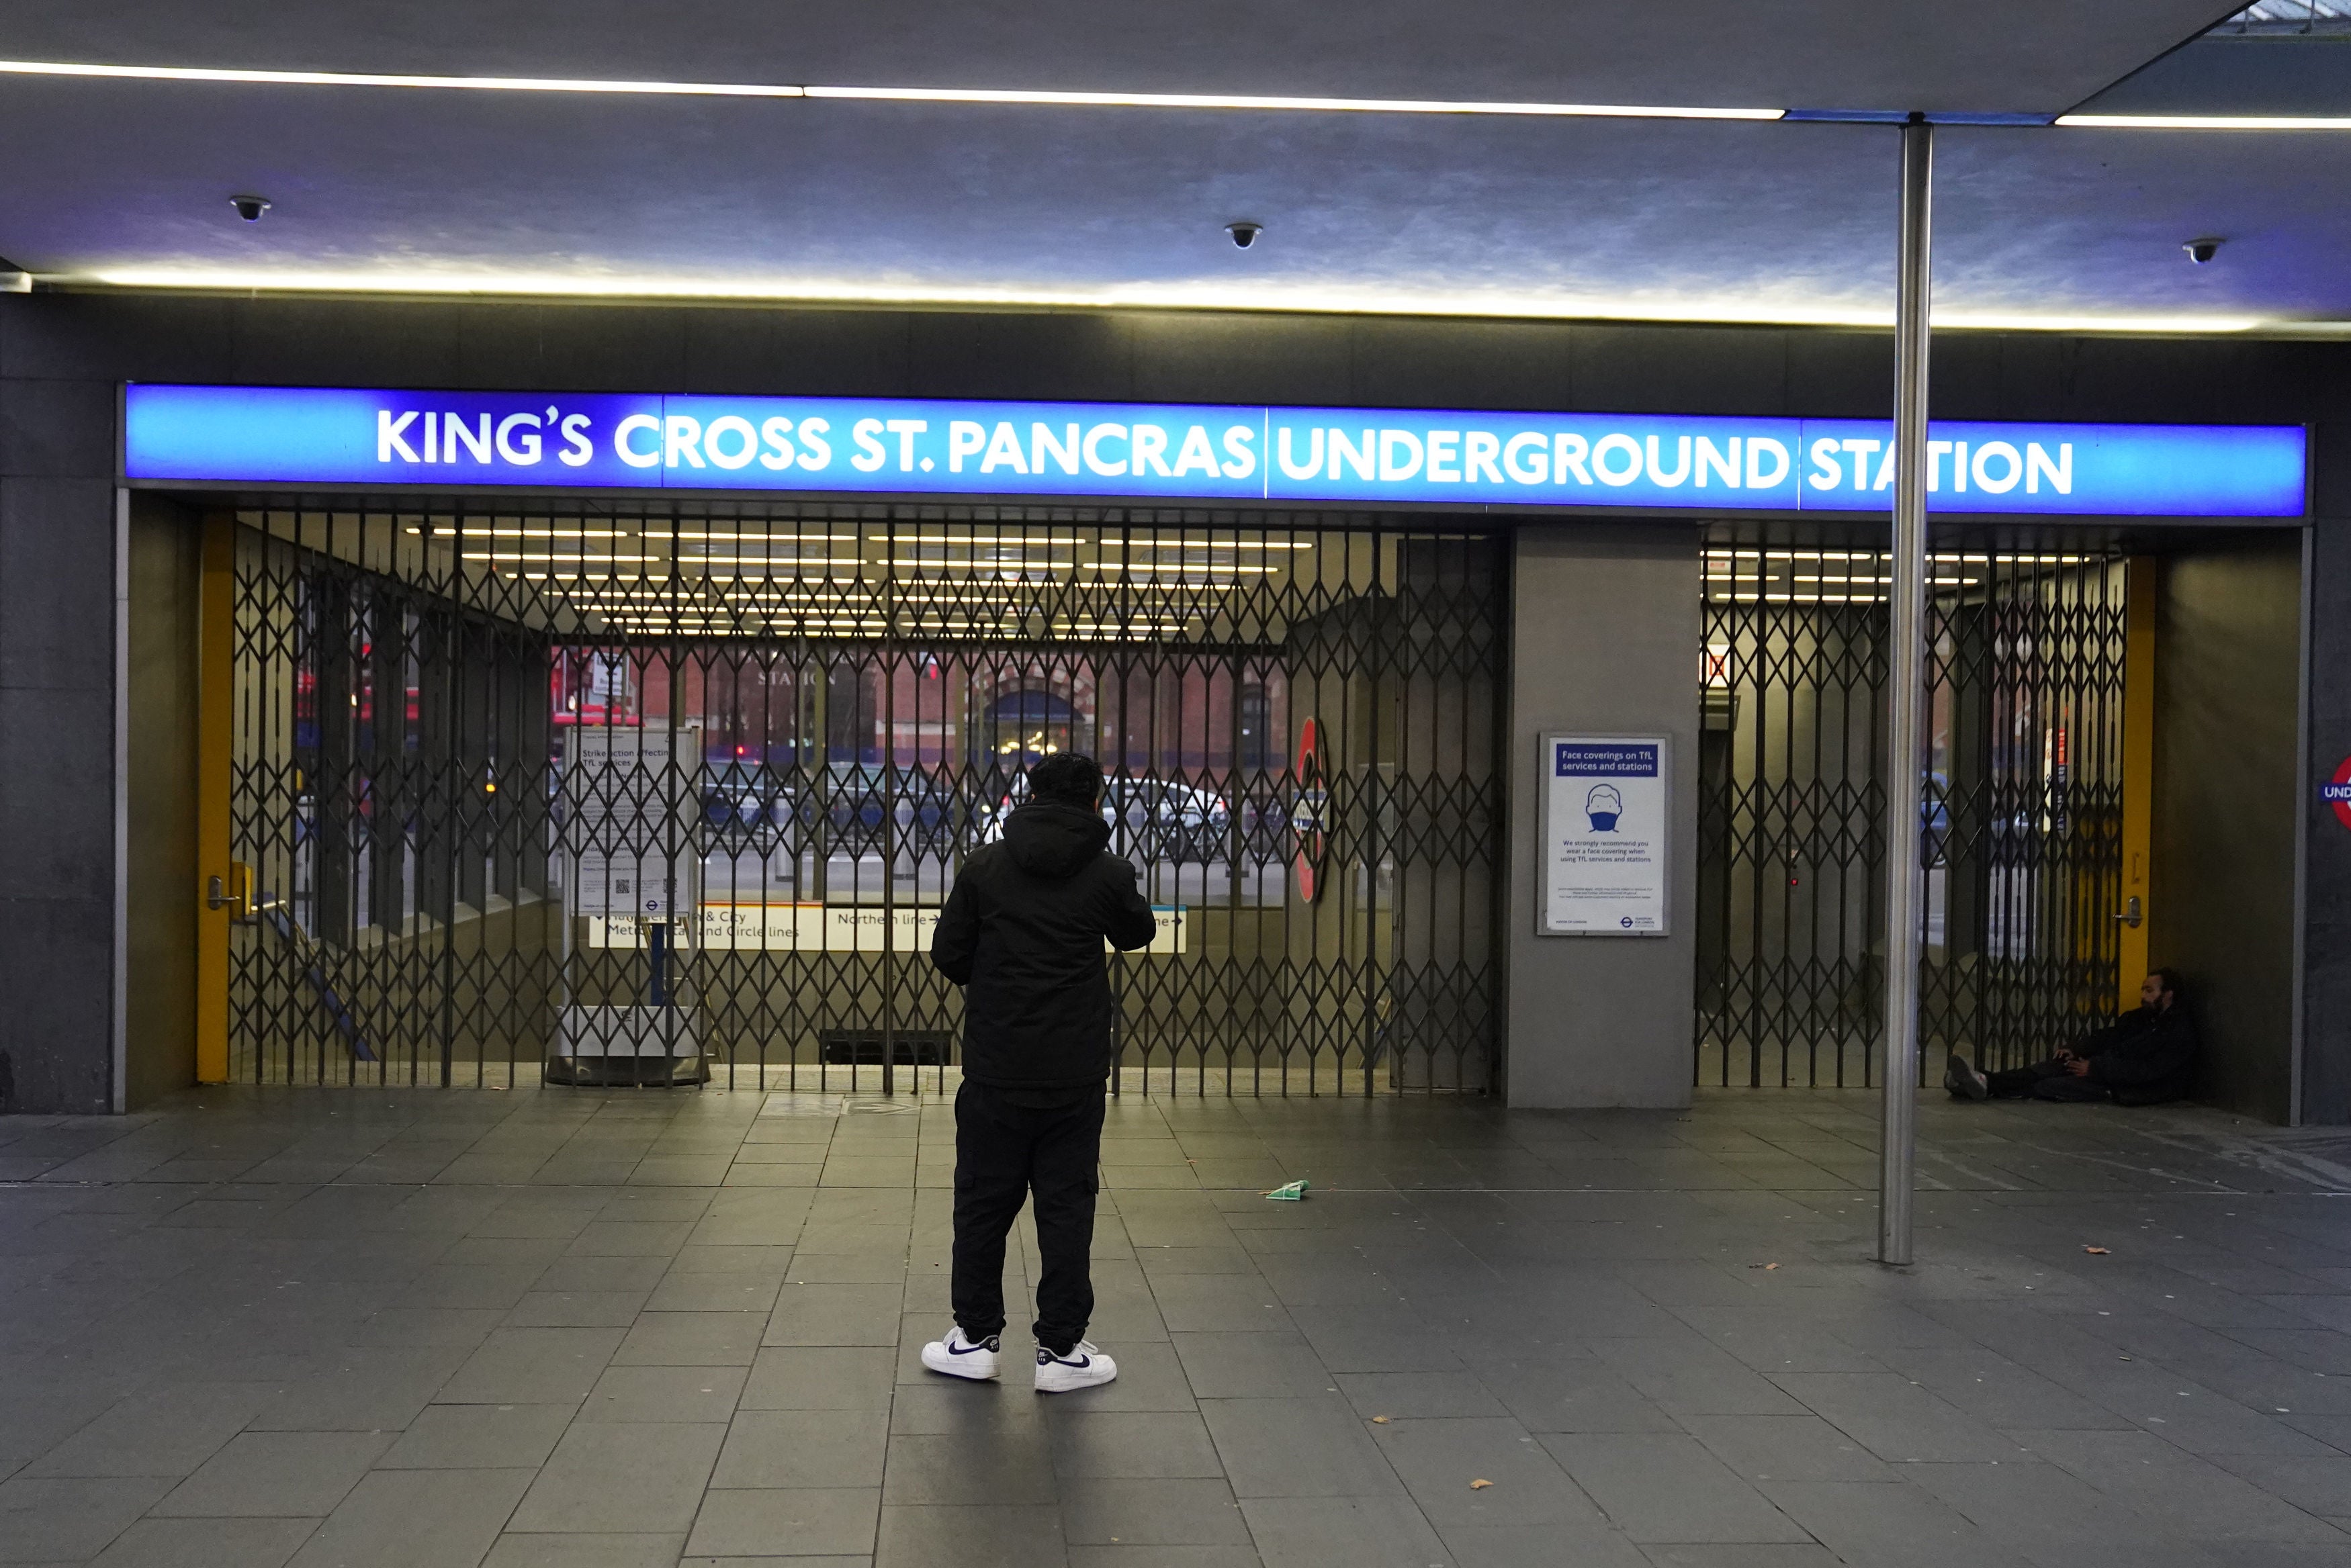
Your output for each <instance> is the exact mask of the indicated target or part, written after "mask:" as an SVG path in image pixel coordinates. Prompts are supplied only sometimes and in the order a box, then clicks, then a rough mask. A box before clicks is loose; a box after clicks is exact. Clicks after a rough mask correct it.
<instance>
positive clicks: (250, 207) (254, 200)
mask: <svg viewBox="0 0 2351 1568" xmlns="http://www.w3.org/2000/svg"><path fill="white" fill-rule="evenodd" d="M228 204H229V205H230V206H232V207H235V209H236V215H237V216H238V217H240V218H243V219H244V220H245V221H246V223H259V222H261V214H262V213H266V212H267V211H269V198H268V197H266V196H231V197H230V198H229V199H228Z"/></svg>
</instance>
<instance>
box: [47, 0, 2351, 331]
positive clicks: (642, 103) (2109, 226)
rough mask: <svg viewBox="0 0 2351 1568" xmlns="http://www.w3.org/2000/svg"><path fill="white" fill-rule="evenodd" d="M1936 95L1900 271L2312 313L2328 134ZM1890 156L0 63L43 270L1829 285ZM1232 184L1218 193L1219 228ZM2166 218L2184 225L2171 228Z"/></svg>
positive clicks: (1791, 26) (554, 65) (865, 50)
mask: <svg viewBox="0 0 2351 1568" xmlns="http://www.w3.org/2000/svg"><path fill="white" fill-rule="evenodd" d="M2217 10H2218V7H2216V6H2215V5H2212V4H2211V3H2210V0H2136V3H2135V4H2134V5H2130V6H2126V7H2116V6H2114V5H2110V4H2103V3H2102V4H2087V3H2080V0H2030V3H2028V0H1986V3H1983V4H1978V5H1970V6H1964V7H1959V6H1951V5H1944V4H1937V3H1933V0H1900V3H1898V4H1897V3H1895V0H1879V3H1877V4H1876V5H1855V4H1851V3H1847V4H1843V5H1828V4H1824V3H1819V0H1743V3H1740V0H1694V3H1685V4H1679V5H1674V6H1670V7H1668V6H1653V7H1650V8H1648V13H1647V14H1646V15H1645V14H1643V12H1642V11H1641V10H1640V9H1639V8H1636V7H1630V6H1627V5H1624V4H1622V3H1621V0H1620V3H1618V4H1614V5H1596V4H1591V3H1588V0H1564V3H1562V0H1550V3H1542V0H1456V3H1455V4H1452V5H1446V6H1441V7H1440V6H1435V5H1427V4H1426V3H1423V4H1415V5H1406V4H1403V3H1401V0H1358V3H1356V4H1353V5H1344V6H1342V5H1331V4H1328V3H1327V0H1326V3H1317V4H1311V5H1310V4H1305V3H1303V0H1291V3H1290V4H1286V5H1282V4H1270V3H1265V0H1260V3H1259V4H1255V5H1243V4H1198V5H1179V4H1171V3H1166V0H1162V3H1160V4H1155V5H1138V4H1134V3H1133V0H1090V3H1087V4H1082V5H1081V4H1077V3H1076V0H1042V3H1038V0H1031V3H1027V4H1006V3H998V4H971V3H967V4H962V5H945V4H939V3H938V0H865V3H863V4H861V5H856V6H835V7H827V8H821V9H820V8H818V7H813V6H808V5H750V4H745V3H742V0H731V3H725V4H722V3H720V0H683V3H678V4H670V5H663V6H659V7H650V8H649V7H646V6H643V5H630V6H626V7H623V6H622V5H620V4H618V3H617V0H578V3H575V4H570V5H561V6H557V5H544V4H541V5H524V4H518V3H515V0H503V3H501V0H473V3H470V4H458V3H456V0H422V3H413V4H405V5H401V6H397V7H385V6H381V5H376V6H369V7H364V8H362V7H360V6H356V5H340V4H333V3H329V0H311V3H309V4H299V3H297V0H252V3H248V4H244V5H236V6H235V7H234V8H233V10H232V9H231V8H230V7H227V6H225V5H213V6H190V5H184V4H171V3H164V0H137V3H133V0H114V3H112V4H105V3H91V0H79V3H77V4H70V5H68V4H63V3H60V0H12V3H11V4H9V5H6V6H5V7H4V8H0V57H8V58H15V59H35V60H69V61H98V62H104V63H110V64H148V65H177V66H185V65H195V66H216V67H254V68H275V69H328V70H365V71H401V72H434V73H449V74H518V75H534V76H584V77H619V78H672V79H699V80H720V81H761V82H780V83H808V82H819V83H833V84H841V85H899V86H945V87H982V88H1081V89H1095V90H1115V91H1148V92H1167V91H1187V92H1218V93H1250V94H1301V93H1307V94H1337V95H1346V96H1357V97H1384V96H1401V97H1414V98H1449V99H1549V100H1564V101H1590V100H1602V101H1611V102H1655V103H1673V104H1689V105H1701V106H1736V107H1763V108H1785V107H1794V108H1841V109H1843V108H1869V109H1910V108H1924V109H1930V110H1938V111H1978V112H2010V113H2027V112H2029V113H2042V114H2051V113H2055V112H2058V111H2061V110H2064V109H2068V108H2071V107H2073V106H2074V105H2075V104H2077V103H2080V102H2081V101H2083V100H2084V99H2090V98H2092V97H2093V96H2094V95H2096V94H2097V93H2099V92H2100V91H2101V90H2102V89H2105V88H2108V87H2109V86H2110V85H2111V84H2113V83H2115V82H2116V81H2118V80H2120V79H2121V78H2126V77H2129V76H2130V75H2131V74H2132V73H2133V71H2134V70H2135V69H2136V68H2137V67H2139V66H2141V65H2142V64H2143V63H2145V62H2147V60H2149V59H2151V58H2154V57H2157V56H2159V55H2162V54H2164V52H2165V51H2167V50H2168V49H2170V48H2171V47H2172V46H2174V45H2176V44H2178V43H2179V41H2180V40H2181V39H2182V38H2184V37H2187V36H2191V35H2193V34H2194V33H2195V32H2197V31H2198V30H2199V28H2200V27H2202V26H2205V25H2207V24H2209V23H2210V22H2211V21H2213V20H2215V19H2216V16H2215V13H2216V11H2217ZM223 13H227V14H226V15H223ZM2183 53H2186V51H2183ZM2173 58H2175V59H2176V58H2178V57H2177V56H2175V57H2173ZM2175 96H2176V95H2175ZM2345 107H2346V110H2351V105H2346V106H2345ZM1940 140H1941V153H1940V158H1941V162H1940V168H1939V174H1938V180H1939V185H1938V197H1939V203H1940V204H1939V210H1938V258H1937V266H1938V272H1937V288H1938V303H1939V305H1940V306H1941V307H1942V309H1943V310H1944V311H1946V312H1951V313H1961V314H1973V315H1979V316H1999V317H2016V316H2030V317H2051V318H2056V317H2167V318H2179V319H2181V320H2183V321H2189V320H2190V319H2191V318H2192V319H2193V320H2210V319H2211V318H2226V319H2233V320H2254V319H2258V320H2262V321H2309V320H2338V319H2339V320H2351V269H2346V268H2345V267H2344V266H2343V265H2341V263H2340V260H2339V258H2340V257H2341V256H2343V255H2344V254H2351V202H2346V200H2345V196H2346V175H2345V172H2344V171H2345V170H2346V168H2351V159H2346V156H2345V153H2346V151H2351V138H2345V137H2342V136H2338V135H2334V134H2329V133H2323V132H2322V133H2306V134H2300V135H2262V136H2258V137H2254V136H2247V135H2241V134H2240V135H2222V134H2210V133H2200V132H2162V133H2155V132H2123V131H2101V130H2064V129H2047V128H2043V129H2031V130H2018V129H1990V128H1983V129H1978V128H1947V129H1946V130H1943V131H1942V132H1941V137H1940ZM1894 168H1895V165H1894V134H1893V132H1892V131H1891V130H1886V129H1884V128H1881V127H1871V126H1855V125H1822V124H1794V123H1776V124H1775V123H1733V122H1713V121H1672V120H1667V121H1659V120H1623V119H1600V120H1594V119H1481V118H1464V117H1425V116H1387V115H1352V114H1351V115H1327V114H1301V113H1286V112H1253V111H1237V110H1214V111H1208V110H1188V111H1172V110H1165V109H1128V108H1120V109H1071V108H1051V109H1039V108H1009V107H1002V106H991V105H936V104H908V103H871V102H844V101H838V100H796V99H708V98H678V97H630V98H612V97H590V96H570V95H549V94H500V93H480V92H452V91H438V90H405V89H396V88H353V87H311V86H282V85H260V84H249V83H246V84H190V83H175V82H156V81H123V80H89V79H78V78H77V79H64V78H27V77H0V188H5V189H6V190H7V191H8V192H10V201H9V202H8V203H7V205H6V207H5V210H0V254H5V255H6V256H8V257H9V258H10V259H11V260H12V261H13V262H15V263H16V265H19V266H23V267H26V268H29V269H31V270H32V271H34V272H35V273H36V274H38V275H48V276H55V277H59V278H87V277H89V276H91V275H120V274H126V273H130V274H139V275H155V274H157V273H159V272H171V273H176V274H177V275H181V276H183V277H193V276H215V277H219V278H224V279H231V278H233V279H235V280H237V281H243V282H266V281H268V280H271V279H279V280H284V281H288V282H299V281H308V282H312V283H319V284H324V285H328V286H333V285H335V284H336V283H337V281H338V280H340V282H341V283H342V284H345V285H349V286H365V285H366V284H367V283H368V282H369V281H370V280H374V281H377V282H383V283H393V284H406V285H410V286H415V285H418V284H420V283H421V281H422V280H423V279H425V278H427V277H428V276H433V275H438V276H441V277H444V278H452V279H457V280H468V281H471V282H473V283H475V285H477V286H499V285H498V280H500V279H506V280H508V281H510V282H512V281H515V280H521V282H523V283H525V284H527V285H528V286H532V287H548V288H557V287H564V286H572V285H577V286H588V287H596V286H611V287H615V288H621V289H629V288H635V287H643V288H644V289H646V290H648V291H653V292H664V291H692V290H694V289H697V288H706V289H713V290H719V291H726V290H735V289H739V290H745V291H748V292H754V293H763V294H778V295H791V294H795V293H799V294H806V295H808V296H810V297H828V296H832V297H837V296H860V295H870V296H881V297H886V296H893V295H901V296H914V297H956V296H1001V297H1006V298H1012V299H1027V298H1036V299H1050V298H1070V299H1113V300H1114V299H1121V298H1125V299H1133V300H1136V301H1139V302H1163V303H1165V302H1173V303H1187V302H1191V303H1203V304H1219V303H1220V304H1240V305H1248V304H1258V305H1266V306H1285V305H1288V306H1304V307H1336V308H1345V307H1350V306H1362V307H1369V308H1382V309H1412V308H1418V309H1427V310H1432V311H1437V312H1447V311H1457V310H1458V311H1468V312H1478V313H1500V314H1516V313H1528V314H1550V315H1579V314H1591V315H1603V316H1626V315H1631V316H1643V315H1650V316H1657V317H1701V318H1720V319H1746V318H1764V319H1799V320H1801V319H1814V318H1837V317H1853V316H1856V315H1868V314H1876V313H1880V312H1883V311H1884V310H1885V309H1886V300H1887V296H1888V290H1889V288H1890V286H1891V278H1892V266H1891V262H1892V254H1891V253H1892V248H1893V215H1894V213H1893V185H1894ZM246 191H251V192H257V193H260V194H263V195H266V196H267V197H268V198H269V199H270V200H271V202H273V203H274V204H275V205H274V207H273V209H272V211H271V212H270V213H269V214H268V215H267V216H266V218H265V219H264V220H263V221H262V222H261V223H254V224H247V223H242V222H240V221H239V220H238V219H237V218H236V217H235V214H234V213H232V212H231V210H230V208H229V206H228V197H229V196H230V195H231V194H233V193H236V192H246ZM1236 219H1250V220H1254V221H1257V222H1259V223H1264V224H1265V225H1266V234H1265V237H1264V239H1263V240H1261V241H1260V242H1259V244H1257V245H1256V246H1254V247H1252V248H1251V249H1249V250H1247V251H1240V250H1236V249H1235V248H1234V247H1233V246H1232V245H1231V244H1229V242H1228V240H1227V239H1226V237H1225V235H1224V233H1223V225H1224V224H1225V223H1228V222H1230V221H1233V220H1236ZM2199 234H2220V235H2224V236H2226V237H2227V239H2228V242H2229V243H2228V244H2227V245H2226V246H2224V248H2223V250H2222V252H2221V254H2220V259H2219V260H2218V261H2216V262H2215V263H2214V264H2213V265H2210V266H2206V267H2196V266H2192V265H2189V262H2188V261H2187V259H2186V257H2185V256H2184V255H2183V254H2181V252H2180V250H2179V245H2180V244H2181V242H2183V241H2185V240H2188V239H2189V238H2192V237H2195V236H2197V235H2199ZM549 280H553V281H549ZM567 280H568V281H567ZM2191 324H2192V322H2191Z"/></svg>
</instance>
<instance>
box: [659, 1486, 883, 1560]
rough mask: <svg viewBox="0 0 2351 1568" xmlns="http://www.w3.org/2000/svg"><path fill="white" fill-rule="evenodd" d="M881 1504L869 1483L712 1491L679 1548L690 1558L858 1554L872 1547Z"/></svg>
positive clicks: (860, 1554) (862, 1553)
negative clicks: (690, 1533)
mask: <svg viewBox="0 0 2351 1568" xmlns="http://www.w3.org/2000/svg"><path fill="white" fill-rule="evenodd" d="M881 1503H882V1494H881V1493H880V1492H879V1491H878V1490H875V1489H873V1488H872V1487H852V1488H826V1487H789V1488H767V1489H743V1490H722V1491H713V1492H712V1493H710V1495H709V1496H708V1497H707V1498H706V1499H705V1500H704V1501H703V1505H702V1511H701V1514H700V1516H699V1517H698V1518H697V1519H695V1523H694V1532H693V1534H692V1535H691V1536H690V1537H689V1538H688V1540H687V1542H686V1548H685V1550H686V1553H687V1555H688V1556H690V1557H696V1556H708V1557H786V1556H789V1557H819V1556H828V1557H837V1556H862V1555H864V1554H866V1553H869V1552H872V1550H873V1537H874V1529H875V1520H876V1519H877V1517H878V1515H879V1512H880V1509H881Z"/></svg>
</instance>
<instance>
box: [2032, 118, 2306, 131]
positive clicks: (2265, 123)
mask: <svg viewBox="0 0 2351 1568" xmlns="http://www.w3.org/2000/svg"><path fill="white" fill-rule="evenodd" d="M2054 123H2055V124H2058V125H2063V126H2067V127H2072V128H2076V129H2086V130H2351V115H2341V114H2061V115H2059V116H2058V117H2057V119H2056V120H2055V121H2054Z"/></svg>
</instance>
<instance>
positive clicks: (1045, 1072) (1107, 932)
mask: <svg viewBox="0 0 2351 1568" xmlns="http://www.w3.org/2000/svg"><path fill="white" fill-rule="evenodd" d="M1109 845H1110V825H1109V824H1108V823H1106V822H1104V821H1103V820H1102V769H1101V768H1100V767H1099V766H1097V765H1096V764H1095V763H1094V760H1093V759H1092V757H1084V756H1080V755H1078V754H1077V753H1074V752H1059V753H1054V754H1053V755H1051V756H1049V757H1047V758H1046V759H1045V760H1044V761H1042V762H1040V763H1038V764H1037V765H1036V767H1035V768H1033V769H1032V770H1030V772H1029V805H1024V806H1022V807H1020V808H1019V810H1018V811H1015V812H1014V813H1012V815H1010V816H1009V817H1008V818H1007V819H1006V820H1005V825H1004V839H1003V842H1001V843H998V844H988V845H983V846H981V847H979V848H978V849H976V850H974V851H973V852H972V855H971V858H969V859H968V860H966V861H965V862H964V863H963V869H962V870H961V871H959V872H957V873H956V879H955V887H954V888H953V889H952V890H951V891H949V892H948V894H947V901H946V908H945V909H941V910H940V911H939V923H938V926H937V928H936V929H935V930H934V931H933V933H932V936H931V962H932V963H933V964H935V965H936V966H937V968H938V971H939V972H940V973H941V974H943V975H945V976H946V978H947V979H949V980H951V981H954V982H955V983H956V984H957V985H959V986H962V987H963V988H964V1015H963V1086H962V1087H961V1088H959V1089H957V1090H956V1102H955V1114H956V1170H955V1267H954V1270H953V1274H952V1279H951V1281H950V1284H949V1295H950V1303H951V1304H952V1305H953V1307H954V1309H955V1324H954V1326H952V1327H951V1328H949V1329H948V1330H947V1332H946V1336H945V1337H943V1338H940V1339H935V1340H933V1341H931V1342H930V1343H929V1344H928V1345H925V1346H923V1365H924V1366H927V1367H929V1368H930V1369H931V1370H932V1371H934V1372H943V1373H945V1374H946V1375H947V1376H950V1377H968V1378H974V1379H985V1378H991V1377H994V1376H996V1375H997V1355H998V1352H999V1350H1000V1349H1001V1348H1002V1347H1001V1345H1000V1343H999V1340H998V1336H999V1335H1000V1334H1002V1333H1003V1330H1004V1238H1005V1233H1006V1232H1007V1231H1010V1230H1011V1229H1012V1221H1013V1220H1014V1218H1015V1217H1016V1216H1018V1215H1019V1212H1020V1206H1021V1204H1022V1202H1023V1201H1027V1202H1029V1204H1031V1205H1032V1207H1033V1209H1034V1211H1035V1215H1036V1221H1037V1251H1038V1254H1039V1262H1040V1264H1041V1265H1042V1267H1041V1269H1040V1272H1039V1274H1038V1278H1037V1321H1036V1322H1035V1323H1034V1324H1032V1325H1031V1327H1032V1329H1033V1330H1034V1332H1035V1334H1036V1335H1037V1391H1038V1392H1039V1393H1040V1394H1061V1393H1066V1392H1068V1391H1069V1390H1071V1389H1075V1388H1090V1387H1092V1386H1095V1385H1096V1384H1101V1383H1107V1382H1109V1381H1110V1380H1111V1379H1112V1378H1113V1377H1116V1376H1118V1364H1117V1363H1116V1362H1115V1361H1113V1360H1112V1359H1111V1358H1110V1357H1109V1356H1107V1355H1103V1354H1102V1352H1101V1351H1100V1350H1098V1349H1096V1348H1095V1347H1094V1345H1093V1344H1092V1342H1091V1341H1089V1340H1088V1339H1087V1338H1086V1324H1087V1320H1088V1319H1089V1318H1091V1317H1092V1315H1093V1309H1094V1287H1093V1279H1092V1271H1091V1268H1090V1263H1089V1259H1090V1254H1091V1253H1092V1250H1093V1240H1094V1189H1095V1185H1096V1183H1095V1172H1096V1168H1097V1167H1099V1166H1100V1165H1101V1163H1102V1110H1103V1106H1102V1086H1103V1084H1104V1082H1105V1081H1106V1080H1107V1079H1108V1078H1109V1077H1110V1071H1111V1053H1112V1050H1113V1044H1114V1035H1113V1029H1112V1023H1113V1006H1114V1004H1113V1001H1112V998H1111V990H1110V976H1109V972H1108V971H1107V969H1106V968H1105V966H1104V961H1103V956H1102V943H1103V942H1104V941H1105V940H1107V941H1108V942H1109V943H1110V944H1111V945H1112V946H1113V947H1117V948H1122V949H1125V950H1130V951H1131V950H1134V949H1136V948H1142V947H1148V946H1150V945H1151V939H1152V937H1153V936H1154V935H1155V933H1156V931H1157V929H1158V917H1157V916H1155V915H1154V914H1153V913H1152V910H1151V903H1150V900H1148V899H1146V898H1144V896H1143V893H1142V890H1141V889H1140V888H1139V887H1138V886H1137V880H1136V871H1135V867H1134V863H1133V862H1132V861H1129V860H1125V859H1123V858H1121V857H1118V856H1116V855H1113V854H1112V853H1110V849H1109Z"/></svg>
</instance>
